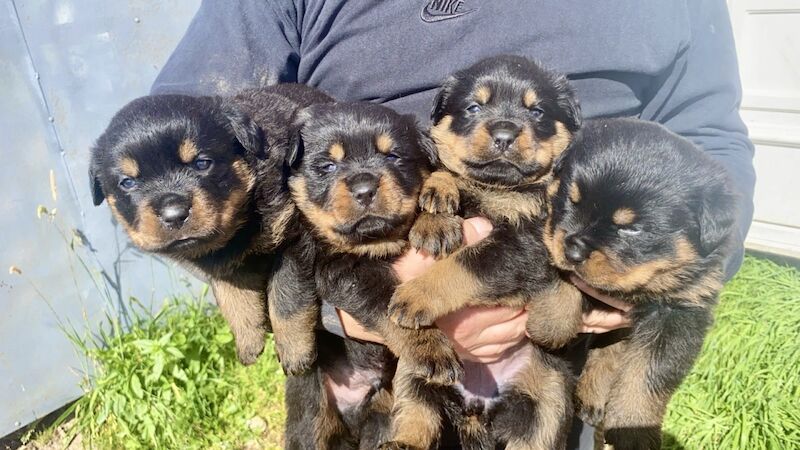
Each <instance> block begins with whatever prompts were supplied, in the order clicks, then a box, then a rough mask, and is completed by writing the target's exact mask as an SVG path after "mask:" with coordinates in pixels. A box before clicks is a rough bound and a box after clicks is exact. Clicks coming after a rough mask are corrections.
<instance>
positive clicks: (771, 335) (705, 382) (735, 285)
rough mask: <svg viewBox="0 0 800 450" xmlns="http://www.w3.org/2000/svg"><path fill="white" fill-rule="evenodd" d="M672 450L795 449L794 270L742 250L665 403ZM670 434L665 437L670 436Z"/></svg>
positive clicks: (799, 390)
mask: <svg viewBox="0 0 800 450" xmlns="http://www.w3.org/2000/svg"><path fill="white" fill-rule="evenodd" d="M665 432H666V433H668V434H671V435H672V437H674V441H675V442H677V443H678V444H680V445H671V446H670V448H672V449H679V448H681V446H682V447H683V448H685V449H687V450H688V449H691V450H693V449H753V450H755V449H770V450H772V449H775V450H784V449H800V273H798V271H797V270H795V269H790V268H786V267H782V266H779V265H776V264H774V263H772V262H769V261H765V260H760V259H756V258H753V257H748V258H747V259H746V260H745V264H744V266H743V268H742V270H741V271H740V272H739V274H738V275H737V276H736V278H734V279H733V280H731V282H730V283H728V285H727V286H726V287H725V291H724V292H723V294H722V296H721V299H720V305H719V307H718V308H717V311H716V323H715V325H714V328H713V329H712V330H711V332H710V333H709V335H708V337H707V339H706V343H705V346H704V348H703V353H702V354H701V356H700V358H699V360H698V361H697V364H696V365H695V367H694V370H693V371H692V373H691V374H690V375H689V377H688V378H687V379H686V380H685V381H684V383H683V385H682V386H681V388H680V389H679V390H678V392H677V393H676V394H675V396H674V397H673V400H672V402H671V403H670V408H669V412H668V414H667V419H666V423H665ZM670 440H672V439H670Z"/></svg>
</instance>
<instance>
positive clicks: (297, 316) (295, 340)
mask: <svg viewBox="0 0 800 450" xmlns="http://www.w3.org/2000/svg"><path fill="white" fill-rule="evenodd" d="M280 288H281V286H277V285H276V283H271V284H270V294H269V298H270V299H274V298H276V297H277V296H278V295H279V294H278V293H277V292H276V290H277V289H280ZM268 303H269V318H270V323H271V324H272V333H273V337H274V339H275V348H276V350H277V352H278V356H279V357H280V361H281V364H283V366H284V367H297V366H300V365H303V364H308V363H310V362H311V359H313V357H314V356H315V355H316V339H315V333H314V327H315V326H316V324H317V319H318V318H319V309H318V308H316V307H307V308H303V309H301V310H300V311H297V312H295V313H294V314H292V315H291V316H288V317H284V316H282V315H281V313H280V312H279V311H278V310H276V309H275V302H273V301H270V302H268Z"/></svg>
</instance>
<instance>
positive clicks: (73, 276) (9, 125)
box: [0, 0, 199, 436]
mask: <svg viewBox="0 0 800 450" xmlns="http://www.w3.org/2000/svg"><path fill="white" fill-rule="evenodd" d="M198 5H199V0H180V1H178V0H173V1H148V0H127V1H107V0H18V1H16V2H15V1H13V0H3V2H2V6H0V11H2V16H0V86H2V87H3V93H2V94H0V95H1V96H2V97H0V98H1V99H2V100H1V101H0V136H2V141H1V142H2V144H1V145H2V155H3V162H2V164H0V192H2V194H3V195H2V196H0V236H2V245H0V262H1V263H2V265H3V266H4V267H0V304H2V306H3V308H2V313H0V436H3V435H5V434H7V433H9V432H11V431H13V430H14V429H16V428H18V427H19V426H21V425H24V424H26V423H28V422H30V421H31V420H33V419H35V418H37V417H40V416H42V415H44V414H47V413H48V412H50V411H52V410H54V409H56V408H58V407H59V406H61V405H63V404H64V403H66V402H67V401H69V400H71V399H74V398H76V397H77V396H79V395H80V394H81V390H80V386H79V383H80V380H81V378H82V373H83V366H84V364H85V362H83V361H81V358H80V357H79V355H77V354H76V352H75V351H74V349H73V347H72V344H71V343H70V342H69V341H68V340H67V338H66V336H65V334H64V332H63V331H62V330H61V329H60V328H59V320H60V321H61V323H62V324H63V323H66V322H69V323H71V324H72V325H74V326H75V327H76V328H77V329H78V330H79V332H88V331H89V330H91V329H95V330H96V328H97V326H98V325H99V324H100V323H101V322H102V321H103V320H104V314H105V313H106V312H110V313H111V314H120V311H121V307H120V300H121V299H124V298H127V297H128V296H136V297H137V298H139V299H142V300H143V301H144V302H145V303H150V302H155V303H156V304H158V303H160V302H161V300H162V299H163V298H165V297H166V296H168V295H170V294H172V293H176V292H180V291H181V290H183V289H184V287H185V286H187V285H189V284H190V283H191V281H190V279H189V278H187V277H186V275H185V274H184V273H183V272H182V271H180V270H176V269H175V268H174V266H173V265H172V264H170V263H169V262H164V261H159V260H156V259H152V258H150V257H148V256H144V255H141V254H140V253H139V252H137V251H135V250H134V249H132V248H130V247H129V246H128V244H127V240H126V239H125V237H124V235H123V234H121V232H120V231H119V230H118V229H117V228H116V227H115V226H114V225H113V224H112V223H111V220H110V217H111V216H110V214H109V212H108V210H107V208H106V206H102V207H100V208H95V207H93V206H92V202H91V197H90V195H89V191H88V182H87V177H86V173H87V163H88V150H89V147H90V146H91V144H92V141H93V140H94V139H95V138H97V136H99V134H100V133H101V132H102V130H103V128H104V127H105V126H106V124H107V123H108V120H109V119H110V118H111V115H112V114H113V113H114V112H115V111H116V110H117V109H119V108H120V107H121V106H122V105H124V104H125V103H127V102H128V101H129V100H131V99H133V98H134V97H138V96H141V95H145V94H146V93H147V91H148V89H149V86H150V84H151V83H152V81H153V79H154V78H155V76H156V74H157V73H158V70H159V68H160V67H161V65H162V64H163V63H164V61H166V59H167V57H168V56H169V53H170V51H171V50H172V49H173V48H174V47H175V45H176V44H177V42H178V39H180V37H181V35H182V34H183V32H184V30H185V29H186V27H187V26H188V24H189V21H190V20H191V18H192V16H193V15H194V12H195V11H196V10H197V7H198ZM51 174H52V175H51ZM51 180H52V181H51ZM53 192H55V193H56V196H55V197H54V195H53ZM40 204H42V205H45V206H47V207H48V208H49V209H50V210H52V209H53V208H57V214H56V218H55V220H54V221H51V220H49V219H48V218H47V217H46V216H45V217H43V218H38V217H37V214H36V210H37V205H40ZM73 230H80V233H83V235H85V236H86V237H87V238H88V243H89V244H90V245H89V246H78V247H77V249H76V250H74V251H73V250H71V249H70V248H69V246H68V245H67V241H70V240H72V238H73V235H74V232H73ZM61 233H63V236H62V235H61ZM80 233H78V234H80ZM78 257H80V258H82V259H83V260H84V261H85V262H86V263H87V264H88V266H89V267H90V273H87V272H86V271H84V270H83V269H82V266H81V264H80V261H79V260H78V259H77V258H78ZM12 265H13V266H15V267H17V268H18V269H19V270H20V271H21V272H22V274H17V273H14V274H12V273H10V271H9V268H10V266H12ZM104 276H107V277H108V279H109V280H110V281H111V282H110V283H104V282H103V278H104ZM93 280H94V281H93ZM95 281H97V283H96V282H95ZM97 285H99V286H100V288H98V287H96V286H97ZM105 286H110V287H109V289H108V290H107V289H106V287H105ZM45 299H46V300H47V301H45ZM48 302H49V304H50V305H51V306H52V308H53V310H54V311H51V310H50V309H49V307H48V305H47V303H48Z"/></svg>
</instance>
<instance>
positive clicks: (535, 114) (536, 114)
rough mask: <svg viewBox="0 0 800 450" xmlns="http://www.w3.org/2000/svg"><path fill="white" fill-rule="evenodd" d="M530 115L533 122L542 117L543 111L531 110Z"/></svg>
mask: <svg viewBox="0 0 800 450" xmlns="http://www.w3.org/2000/svg"><path fill="white" fill-rule="evenodd" d="M530 114H531V117H533V118H534V119H535V120H539V119H541V118H542V116H543V115H544V110H543V109H542V108H531V113H530Z"/></svg>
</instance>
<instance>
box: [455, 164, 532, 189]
mask: <svg viewBox="0 0 800 450" xmlns="http://www.w3.org/2000/svg"><path fill="white" fill-rule="evenodd" d="M464 165H465V166H467V169H469V171H470V172H471V173H472V176H473V177H474V178H476V179H477V180H478V181H483V182H486V183H499V184H504V185H515V184H519V183H521V182H522V181H523V179H525V178H528V177H532V176H535V175H537V174H538V173H539V171H540V170H541V167H540V166H539V165H538V164H535V165H533V166H531V167H520V166H519V165H517V164H515V163H513V162H511V161H508V160H507V159H503V158H498V159H493V160H491V161H480V162H478V161H464Z"/></svg>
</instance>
